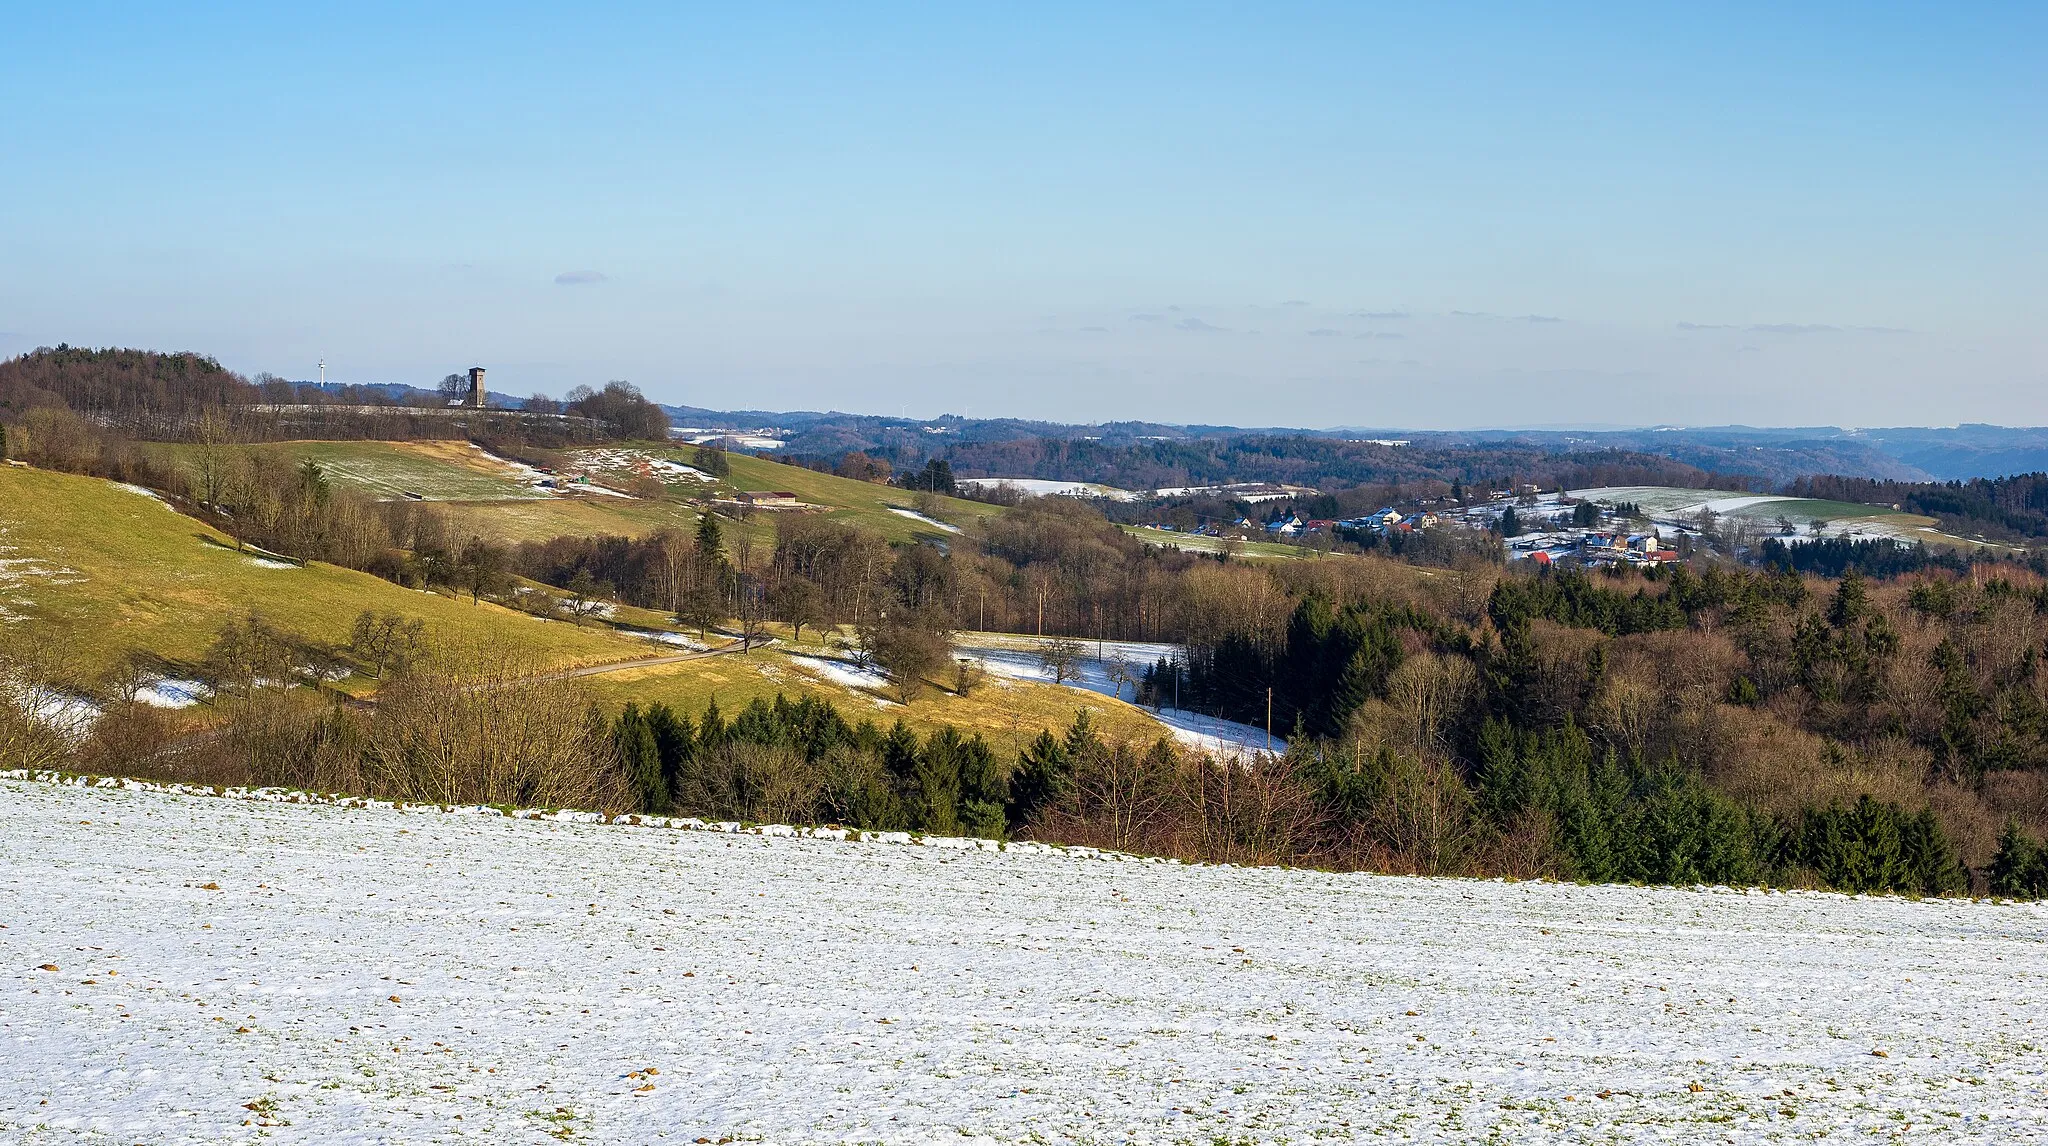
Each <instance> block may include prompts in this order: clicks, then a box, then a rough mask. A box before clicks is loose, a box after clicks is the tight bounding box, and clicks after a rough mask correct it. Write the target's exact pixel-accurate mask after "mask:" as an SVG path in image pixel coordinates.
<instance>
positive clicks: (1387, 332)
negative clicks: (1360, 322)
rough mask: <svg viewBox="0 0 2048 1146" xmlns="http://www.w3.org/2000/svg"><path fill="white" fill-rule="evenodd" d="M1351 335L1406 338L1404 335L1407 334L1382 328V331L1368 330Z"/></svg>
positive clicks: (1356, 336)
mask: <svg viewBox="0 0 2048 1146" xmlns="http://www.w3.org/2000/svg"><path fill="white" fill-rule="evenodd" d="M1352 337H1354V338H1406V337H1408V336H1407V335H1405V334H1396V333H1394V332H1393V331H1391V330H1382V331H1377V332H1375V331H1370V330H1368V331H1366V332H1364V333H1363V334H1357V335H1353V336H1352Z"/></svg>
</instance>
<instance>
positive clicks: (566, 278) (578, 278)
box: [555, 271, 605, 286]
mask: <svg viewBox="0 0 2048 1146" xmlns="http://www.w3.org/2000/svg"><path fill="white" fill-rule="evenodd" d="M603 281H605V273H604V272H603V271H563V272H562V273H561V274H558V275H556V276H555V285H556V286H589V285H590V284H592V283H601V282H603Z"/></svg>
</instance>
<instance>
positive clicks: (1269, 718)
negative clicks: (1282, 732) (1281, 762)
mask: <svg viewBox="0 0 2048 1146" xmlns="http://www.w3.org/2000/svg"><path fill="white" fill-rule="evenodd" d="M1272 750H1273V689H1272V686H1270V685H1268V686H1267V688H1266V751H1268V752H1271V751H1272Z"/></svg>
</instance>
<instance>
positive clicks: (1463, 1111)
mask: <svg viewBox="0 0 2048 1146" xmlns="http://www.w3.org/2000/svg"><path fill="white" fill-rule="evenodd" d="M0 807H4V808H5V810H6V813H7V814H6V815H4V816H0V923H4V929H0V1048H4V1049H0V1139H5V1140H7V1141H10V1142H22V1143H31V1144H35V1143H53V1142H74V1141H76V1142H118V1143H127V1142H150V1143H220V1142H247V1141H255V1140H257V1139H259V1138H270V1139H272V1140H275V1141H279V1142H294V1143H298V1142H310V1143H328V1142H449V1141H477V1142H489V1143H503V1142H545V1141H549V1140H551V1139H554V1138H559V1139H562V1140H568V1141H578V1142H616V1143H644V1142H658V1141H673V1142H695V1141H699V1140H709V1141H712V1142H717V1141H721V1140H724V1139H728V1138H730V1139H732V1140H733V1141H738V1142H753V1141H758V1142H777V1143H793V1142H887V1143H925V1142H1023V1141H1031V1142H1099V1143H1127V1142H1132V1143H1135V1142H1146V1143H1202V1144H1209V1143H1214V1142H1230V1143H1238V1142H1260V1143H1263V1142H1280V1141H1290V1142H1325V1141H1337V1142H1342V1141H1365V1140H1375V1141H1384V1140H1393V1141H1455V1142H1504V1143H1519V1142H1532V1141H1562V1142H1615V1141H1624V1142H1674V1143H1691V1142H1765V1141H1786V1142H1790V1141H1806V1140H1815V1139H1821V1140H1825V1141H1842V1142H1847V1141H1872V1140H1879V1141H1928V1142H1944V1143H1948V1142H1982V1143H1993V1142H1997V1143H2007V1142H2020V1141H2041V1140H2043V1139H2044V1137H2048V1083H2044V1074H2043V1071H2042V1062H2043V1055H2042V1040H2043V1034H2044V1032H2043V1030H2042V1027H2043V1025H2044V1024H2048V1011H2044V1007H2043V1004H2042V1002H2041V1000H2042V997H2043V987H2044V977H2048V910H2044V909H2043V908H2041V907H2037V906H2011V905H1989V904H1971V903H1954V902H1930V903H1910V902H1905V901H1900V900H1888V899H1854V898H1848V897H1841V896H1831V895H1809V894H1798V895H1764V894H1741V893H1735V892H1728V891H1709V890H1647V889H1633V888H1617V887H1608V888H1582V887H1572V886H1560V885H1554V884H1538V883H1521V884H1507V883H1489V882H1477V881H1468V880H1421V879H1401V878H1387V877H1374V876H1333V875H1326V874H1319V873H1315V872H1305V871H1284V870H1274V869H1235V868H1189V867H1181V866H1177V865H1165V864H1152V863H1134V862H1103V861H1102V860H1100V859H1095V858H1088V857H1086V856H1081V855H1069V854H1058V853H1050V854H1048V853H1045V852H1043V851H1034V852H1028V853H1020V852H1002V853H993V852H984V851H968V850H961V849H956V848H948V847H934V846H926V847H915V846H891V845H888V844H876V843H843V842H834V841H830V840H812V839H796V838H771V837H761V836H749V835H724V834H716V833H711V832H685V831H675V830H669V829H659V828H633V827H625V826H620V825H603V824H592V823H560V822H534V821H522V820H512V819H508V818H504V817H500V816H496V815H461V814H442V813H438V812H404V811H398V810H391V809H381V810H380V809H344V808H339V807H331V806H309V805H290V804H272V803H259V802H253V801H244V800H237V799H220V798H214V797H207V796H183V795H168V794H161V793H151V792H135V791H120V790H103V789H84V788H76V787H59V786H55V785H50V784H43V783H29V782H21V781H0Z"/></svg>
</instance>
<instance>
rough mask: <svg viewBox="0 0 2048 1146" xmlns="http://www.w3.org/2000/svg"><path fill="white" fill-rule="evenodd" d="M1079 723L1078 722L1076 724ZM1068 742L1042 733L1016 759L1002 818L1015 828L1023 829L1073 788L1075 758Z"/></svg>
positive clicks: (1047, 733) (1050, 734) (1048, 733)
mask: <svg viewBox="0 0 2048 1146" xmlns="http://www.w3.org/2000/svg"><path fill="white" fill-rule="evenodd" d="M1077 723H1078V722H1077ZM1070 742H1071V736H1070V737H1069V740H1067V741H1061V740H1056V739H1054V738H1053V735H1052V733H1050V732H1040V733H1039V734H1038V736H1037V738H1036V739H1034V740H1032V742H1031V743H1030V744H1029V745H1027V746H1026V747H1025V749H1024V751H1023V753H1022V754H1021V755H1019V756H1018V758H1017V768H1016V770H1015V771H1013V772H1012V773H1011V774H1010V790H1009V794H1008V799H1007V801H1006V802H1005V805H1004V808H1003V815H1004V817H1005V819H1007V820H1008V821H1009V823H1010V825H1011V826H1012V827H1024V826H1026V825H1028V824H1030V823H1032V822H1033V821H1034V820H1036V819H1037V818H1038V816H1039V814H1040V813H1042V812H1044V811H1045V809H1047V808H1049V807H1051V806H1052V805H1053V804H1055V803H1057V802H1058V801H1059V799H1060V798H1061V797H1062V796H1065V795H1066V794H1067V791H1068V790H1069V789H1070V788H1071V787H1072V785H1073V779H1074V758H1073V755H1072V753H1071V752H1070V751H1069V750H1068V744H1069V743H1070Z"/></svg>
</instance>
